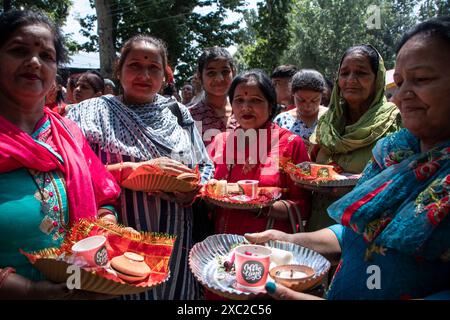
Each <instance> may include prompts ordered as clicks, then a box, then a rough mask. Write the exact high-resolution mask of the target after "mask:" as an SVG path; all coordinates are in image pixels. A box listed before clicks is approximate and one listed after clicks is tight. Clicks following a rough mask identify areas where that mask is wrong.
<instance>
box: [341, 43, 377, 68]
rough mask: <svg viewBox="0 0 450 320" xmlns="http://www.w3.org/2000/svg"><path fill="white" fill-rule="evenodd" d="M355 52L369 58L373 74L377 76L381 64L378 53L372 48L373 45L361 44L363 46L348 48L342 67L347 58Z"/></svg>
mask: <svg viewBox="0 0 450 320" xmlns="http://www.w3.org/2000/svg"><path fill="white" fill-rule="evenodd" d="M354 52H359V53H362V54H363V55H365V56H366V57H367V58H369V62H370V67H371V69H372V72H373V73H374V74H375V75H377V73H378V67H379V64H380V61H379V55H378V51H377V50H376V49H375V48H374V47H372V46H371V45H368V44H361V45H357V46H353V47H350V48H348V49H347V50H346V51H345V53H344V55H343V56H342V60H341V65H342V62H343V61H344V59H345V57H347V56H348V55H349V54H351V53H354Z"/></svg>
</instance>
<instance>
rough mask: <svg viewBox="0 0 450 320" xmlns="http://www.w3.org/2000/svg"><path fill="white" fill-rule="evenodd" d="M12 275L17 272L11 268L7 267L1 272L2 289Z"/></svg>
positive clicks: (0, 284)
mask: <svg viewBox="0 0 450 320" xmlns="http://www.w3.org/2000/svg"><path fill="white" fill-rule="evenodd" d="M11 273H16V270H15V269H14V268H11V267H7V268H4V269H1V270H0V288H1V287H2V285H3V283H4V282H5V281H6V278H8V276H9V275H10V274H11Z"/></svg>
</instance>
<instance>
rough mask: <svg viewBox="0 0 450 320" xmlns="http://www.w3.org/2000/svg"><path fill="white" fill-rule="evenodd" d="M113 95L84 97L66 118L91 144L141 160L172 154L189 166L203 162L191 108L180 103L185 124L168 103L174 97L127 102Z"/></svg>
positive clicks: (157, 97) (171, 155) (171, 156)
mask: <svg viewBox="0 0 450 320" xmlns="http://www.w3.org/2000/svg"><path fill="white" fill-rule="evenodd" d="M121 98H122V97H120V96H119V97H115V96H112V95H107V96H102V97H99V98H93V99H89V100H85V101H83V102H81V103H79V104H78V105H75V106H73V107H72V108H71V109H70V111H69V112H68V115H67V117H68V118H70V119H72V120H73V121H75V122H76V123H77V124H78V125H79V126H80V128H81V129H82V130H83V132H84V134H85V135H86V137H88V140H89V142H90V143H91V145H99V146H100V148H101V149H102V150H104V151H107V152H110V153H120V154H122V155H126V156H132V157H135V158H138V159H141V160H149V159H153V158H158V157H163V156H165V157H169V158H172V159H175V160H178V161H180V162H183V163H184V164H186V165H189V166H193V165H195V164H197V163H199V162H200V160H201V156H202V151H201V150H200V146H198V143H195V141H192V139H193V136H194V135H193V132H192V131H193V130H195V131H196V129H195V125H194V121H193V120H192V117H191V116H190V114H189V111H188V110H187V109H186V107H184V106H183V105H179V107H180V111H181V114H182V118H183V121H182V124H181V126H179V125H178V122H177V117H176V116H175V115H174V114H173V113H172V111H171V110H170V109H169V108H168V106H169V105H170V104H171V103H173V101H174V100H172V99H171V98H165V97H163V96H160V95H157V96H156V97H155V100H154V102H153V103H148V104H142V105H125V104H123V103H122V101H121Z"/></svg>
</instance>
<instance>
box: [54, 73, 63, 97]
mask: <svg viewBox="0 0 450 320" xmlns="http://www.w3.org/2000/svg"><path fill="white" fill-rule="evenodd" d="M55 82H56V87H57V88H58V86H62V85H63V79H62V77H61V76H60V75H59V74H56V76H55ZM55 101H56V102H57V103H60V102H63V101H64V95H63V92H62V90H61V88H58V90H57V91H56V99H55Z"/></svg>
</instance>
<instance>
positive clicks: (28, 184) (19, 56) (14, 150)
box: [0, 10, 120, 299]
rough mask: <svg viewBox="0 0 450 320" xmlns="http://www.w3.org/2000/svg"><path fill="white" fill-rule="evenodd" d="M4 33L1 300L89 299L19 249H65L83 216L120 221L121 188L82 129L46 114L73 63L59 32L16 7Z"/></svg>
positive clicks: (0, 73) (4, 18) (2, 20)
mask: <svg viewBox="0 0 450 320" xmlns="http://www.w3.org/2000/svg"><path fill="white" fill-rule="evenodd" d="M0 34H1V35H2V37H1V38H0V234H1V238H0V299H1V298H14V299H21V298H22V299H26V298H38V299H45V298H48V299H65V298H81V297H89V295H87V294H86V293H84V292H81V291H77V290H75V291H70V290H68V289H67V287H66V284H54V283H50V282H48V281H42V276H41V274H40V273H39V272H38V271H37V270H36V269H34V268H33V267H32V266H31V264H29V263H28V262H27V260H26V258H25V257H24V256H22V255H21V254H20V252H19V249H23V250H24V251H36V250H40V249H44V248H47V247H55V246H56V247H57V246H58V245H59V244H60V243H61V241H62V240H63V238H64V236H65V234H66V232H67V230H68V229H69V228H70V226H71V225H72V224H73V223H74V222H76V221H77V220H78V219H80V218H88V217H95V216H97V217H99V218H103V219H108V220H110V221H112V222H115V210H114V207H113V205H114V204H115V202H116V201H117V198H118V196H119V192H120V188H119V187H118V186H117V184H116V183H115V181H114V179H113V177H112V176H111V175H110V174H109V173H108V172H107V171H106V170H105V168H104V167H103V165H102V164H101V162H100V161H99V160H98V158H97V157H96V156H95V155H94V154H93V152H92V151H91V150H90V147H89V144H88V143H87V141H86V140H85V139H84V137H83V135H82V133H81V131H80V130H79V129H78V127H77V126H76V125H75V124H74V123H73V122H70V121H69V120H67V119H63V118H62V117H61V116H59V115H58V114H56V113H54V112H52V111H50V110H49V109H45V110H44V100H45V95H46V94H47V92H48V91H49V89H50V87H51V85H52V84H53V82H54V79H55V75H56V69H57V64H58V63H60V62H62V61H64V59H65V58H66V51H65V49H64V47H63V41H62V36H61V34H60V31H59V30H58V28H57V27H55V26H54V25H53V23H52V22H50V21H49V19H48V18H47V17H46V16H45V15H43V14H41V13H37V12H32V11H15V10H13V11H9V12H7V13H3V14H2V15H1V16H0ZM90 297H93V296H90Z"/></svg>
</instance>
